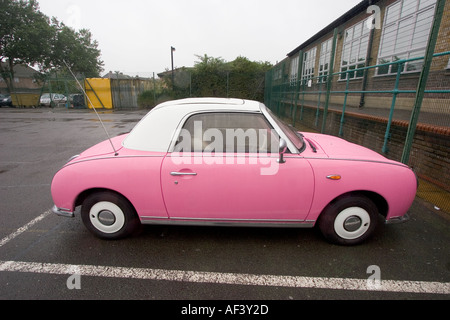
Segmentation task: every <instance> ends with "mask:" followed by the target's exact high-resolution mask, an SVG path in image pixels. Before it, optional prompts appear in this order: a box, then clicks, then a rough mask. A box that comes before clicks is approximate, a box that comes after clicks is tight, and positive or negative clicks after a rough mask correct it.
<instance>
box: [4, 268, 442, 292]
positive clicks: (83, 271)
mask: <svg viewBox="0 0 450 320" xmlns="http://www.w3.org/2000/svg"><path fill="white" fill-rule="evenodd" d="M0 271H7V272H8V271H9V272H26V273H40V274H59V275H73V274H74V273H75V274H77V275H80V276H90V277H107V278H124V279H141V280H164V281H178V282H191V283H209V284H228V285H245V286H270V287H289V288H314V289H334V290H361V291H387V292H404V293H428V294H450V283H449V282H443V283H442V282H425V281H395V280H381V281H380V282H379V283H377V284H374V283H373V282H372V281H370V280H364V279H347V278H323V277H294V276H276V275H255V274H241V273H217V272H196V271H179V270H162V269H146V268H124V267H107V266H93V265H71V264H54V263H37V262H19V261H0Z"/></svg>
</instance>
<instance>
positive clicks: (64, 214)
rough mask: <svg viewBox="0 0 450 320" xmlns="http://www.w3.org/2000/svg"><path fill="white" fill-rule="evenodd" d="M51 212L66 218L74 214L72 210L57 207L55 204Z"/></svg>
mask: <svg viewBox="0 0 450 320" xmlns="http://www.w3.org/2000/svg"><path fill="white" fill-rule="evenodd" d="M52 212H53V213H54V214H57V215H58V216H61V217H66V218H73V217H75V214H74V213H73V212H72V211H70V210H68V209H62V208H58V207H57V206H53V208H52Z"/></svg>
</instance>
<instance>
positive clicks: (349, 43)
mask: <svg viewBox="0 0 450 320" xmlns="http://www.w3.org/2000/svg"><path fill="white" fill-rule="evenodd" d="M368 20H370V21H372V20H373V18H372V17H369V18H368V19H365V20H363V21H360V22H358V23H356V24H354V25H352V26H351V27H349V28H347V29H346V30H345V32H344V44H343V46H342V56H341V72H344V71H348V70H355V69H358V68H364V67H365V66H366V62H367V50H368V49H369V40H370V28H368V25H369V24H368ZM363 76H364V71H363V70H358V71H353V72H348V73H341V76H340V77H339V80H347V77H349V78H350V79H361V78H362V77H363Z"/></svg>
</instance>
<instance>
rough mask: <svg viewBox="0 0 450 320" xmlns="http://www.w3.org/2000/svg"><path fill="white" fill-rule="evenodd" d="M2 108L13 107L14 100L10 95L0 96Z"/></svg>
mask: <svg viewBox="0 0 450 320" xmlns="http://www.w3.org/2000/svg"><path fill="white" fill-rule="evenodd" d="M0 107H12V100H11V96H10V95H9V94H0Z"/></svg>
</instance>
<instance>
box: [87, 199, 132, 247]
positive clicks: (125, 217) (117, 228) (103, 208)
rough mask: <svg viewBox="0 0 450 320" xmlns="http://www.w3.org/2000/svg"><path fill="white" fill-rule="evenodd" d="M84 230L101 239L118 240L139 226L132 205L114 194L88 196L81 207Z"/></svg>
mask: <svg viewBox="0 0 450 320" xmlns="http://www.w3.org/2000/svg"><path fill="white" fill-rule="evenodd" d="M81 218H82V220H83V223H84V225H85V226H86V228H87V229H88V230H89V231H91V232H92V233H93V234H94V235H96V236H97V237H99V238H102V239H109V240H114V239H120V238H124V237H127V236H129V235H131V234H132V233H133V232H134V231H135V230H136V229H137V228H138V227H139V225H140V222H139V219H138V217H137V215H136V212H135V210H134V208H133V207H132V205H131V204H130V203H129V202H128V201H127V200H126V199H125V198H123V197H122V196H120V195H119V194H116V193H114V192H108V191H104V192H97V193H94V194H91V195H90V196H88V197H87V198H86V199H85V200H84V201H83V204H82V207H81Z"/></svg>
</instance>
